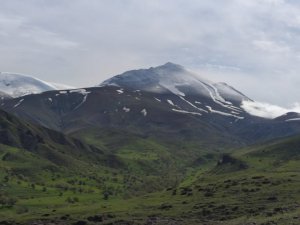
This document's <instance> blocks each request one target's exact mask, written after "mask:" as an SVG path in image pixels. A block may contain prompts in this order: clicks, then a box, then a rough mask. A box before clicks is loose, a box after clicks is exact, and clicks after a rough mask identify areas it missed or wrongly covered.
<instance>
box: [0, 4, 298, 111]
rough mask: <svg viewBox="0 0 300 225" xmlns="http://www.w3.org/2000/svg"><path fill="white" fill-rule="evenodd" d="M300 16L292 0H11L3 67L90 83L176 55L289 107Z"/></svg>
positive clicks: (4, 18) (3, 25) (4, 20)
mask: <svg viewBox="0 0 300 225" xmlns="http://www.w3.org/2000/svg"><path fill="white" fill-rule="evenodd" d="M299 15H300V4H299V2H298V1H294V0H293V1H292V0H285V1H284V0H251V1H245V0H229V1H221V0H211V1H198V0H187V1H186V0H185V1H184V0H165V1H160V0H144V1H139V0H116V1H109V0H103V1H98V0H89V1H85V0H74V1H69V0H53V1H38V0H27V1H26V2H25V1H20V0H9V1H3V2H1V8H0V51H1V53H2V54H1V55H0V71H1V70H2V71H15V72H20V73H27V74H34V75H35V76H38V77H39V78H41V79H44V80H50V81H54V82H58V83H61V82H63V83H67V84H70V85H74V86H90V85H95V84H98V83H100V82H101V81H102V80H104V79H106V78H108V77H109V76H112V75H115V74H119V73H121V72H124V71H126V70H129V69H136V68H143V67H150V66H156V65H159V64H163V63H165V62H168V61H173V62H175V63H178V64H182V65H184V66H186V67H187V68H190V69H192V70H196V71H200V73H201V74H202V76H205V77H206V78H207V79H213V80H216V81H224V82H227V83H230V84H232V85H233V86H235V88H237V89H239V90H240V91H242V92H244V94H246V95H248V96H249V97H250V98H252V99H257V100H259V101H270V102H271V103H274V104H278V105H282V106H287V105H289V104H291V103H293V102H297V101H299V100H300V92H299V91H298V87H299V85H300V77H299V71H300V16H299ZM277 90H281V93H280V94H279V93H278V91H277Z"/></svg>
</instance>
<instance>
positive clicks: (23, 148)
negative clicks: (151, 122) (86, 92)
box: [0, 112, 300, 225]
mask: <svg viewBox="0 0 300 225" xmlns="http://www.w3.org/2000/svg"><path fill="white" fill-rule="evenodd" d="M0 121H1V139H0V140H1V143H2V144H1V145H0V161H1V164H0V180H1V185H0V200H1V202H0V218H1V219H0V224H16V223H21V224H27V223H29V224H33V223H34V222H37V221H39V223H40V224H50V223H51V221H54V222H55V224H162V225H163V224H212V225H213V224H230V225H231V224H233V225H234V224H261V225H262V224H282V225H285V224H298V222H299V218H300V217H299V216H300V208H299V207H300V192H299V186H300V174H299V172H300V164H299V157H300V148H299V147H300V138H299V137H294V138H289V139H284V140H278V141H276V142H269V143H266V144H264V145H256V146H252V147H247V148H243V149H236V150H228V151H227V153H218V152H211V150H209V149H206V148H205V147H204V146H203V148H199V146H198V145H196V144H194V143H192V142H191V143H188V142H185V143H184V144H182V145H179V143H180V141H179V140H178V141H177V142H174V143H173V145H172V144H171V143H168V142H167V141H166V142H161V141H159V140H158V139H155V138H153V137H152V138H149V137H148V138H146V137H144V136H137V135H134V134H130V133H126V134H124V133H122V132H120V133H118V132H117V131H116V130H105V131H103V132H101V133H100V135H99V136H98V137H97V135H96V134H95V133H94V134H93V132H91V130H90V132H86V134H85V135H83V134H82V136H83V141H79V140H77V139H74V138H72V137H68V136H65V135H62V134H60V133H58V132H55V131H51V130H48V129H45V128H41V127H37V126H34V125H31V124H28V123H24V122H22V121H20V120H18V119H16V118H15V117H13V116H10V115H9V114H7V113H4V112H1V120H0ZM24 136H25V138H24ZM28 139H30V140H31V141H30V143H34V144H32V145H27V144H26V143H27V142H26V140H28ZM112 140H115V142H113V141H112ZM86 143H89V144H86ZM95 146H96V147H95ZM223 152H224V151H223ZM192 153H194V155H193V154H192ZM1 221H2V222H1Z"/></svg>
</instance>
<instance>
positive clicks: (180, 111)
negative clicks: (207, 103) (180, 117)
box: [172, 109, 202, 116]
mask: <svg viewBox="0 0 300 225" xmlns="http://www.w3.org/2000/svg"><path fill="white" fill-rule="evenodd" d="M172 111H174V112H178V113H184V114H192V115H198V116H202V114H201V113H198V112H189V111H185V110H180V109H172Z"/></svg>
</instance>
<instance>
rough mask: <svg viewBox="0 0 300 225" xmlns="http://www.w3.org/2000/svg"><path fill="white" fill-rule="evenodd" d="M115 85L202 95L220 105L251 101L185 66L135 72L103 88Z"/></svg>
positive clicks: (166, 65)
mask: <svg viewBox="0 0 300 225" xmlns="http://www.w3.org/2000/svg"><path fill="white" fill-rule="evenodd" d="M108 85H115V86H119V87H122V88H127V89H128V88H129V89H139V90H143V91H148V92H152V93H167V92H172V93H173V94H176V95H179V96H182V97H184V96H186V95H203V96H207V97H211V98H212V99H213V100H215V101H218V102H220V103H225V104H226V103H227V102H226V101H227V100H228V101H234V102H237V101H238V102H241V101H244V100H247V101H251V99H249V98H248V97H247V96H245V95H243V94H242V93H241V92H239V91H237V90H235V89H234V88H233V87H231V86H229V85H228V84H226V83H214V82H212V81H209V80H207V79H204V78H201V77H200V76H199V75H197V74H195V73H193V72H190V71H188V70H187V69H185V68H184V67H183V66H180V65H177V64H174V63H171V62H168V63H166V64H164V65H162V66H158V67H151V68H149V69H140V70H132V71H128V72H125V73H123V74H120V75H117V76H114V77H112V78H110V79H108V80H106V81H104V82H103V83H102V84H100V86H108Z"/></svg>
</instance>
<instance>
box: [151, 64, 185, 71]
mask: <svg viewBox="0 0 300 225" xmlns="http://www.w3.org/2000/svg"><path fill="white" fill-rule="evenodd" d="M155 68H157V69H168V70H184V67H183V66H181V65H179V64H175V63H172V62H167V63H165V64H163V65H161V66H158V67H155Z"/></svg>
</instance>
